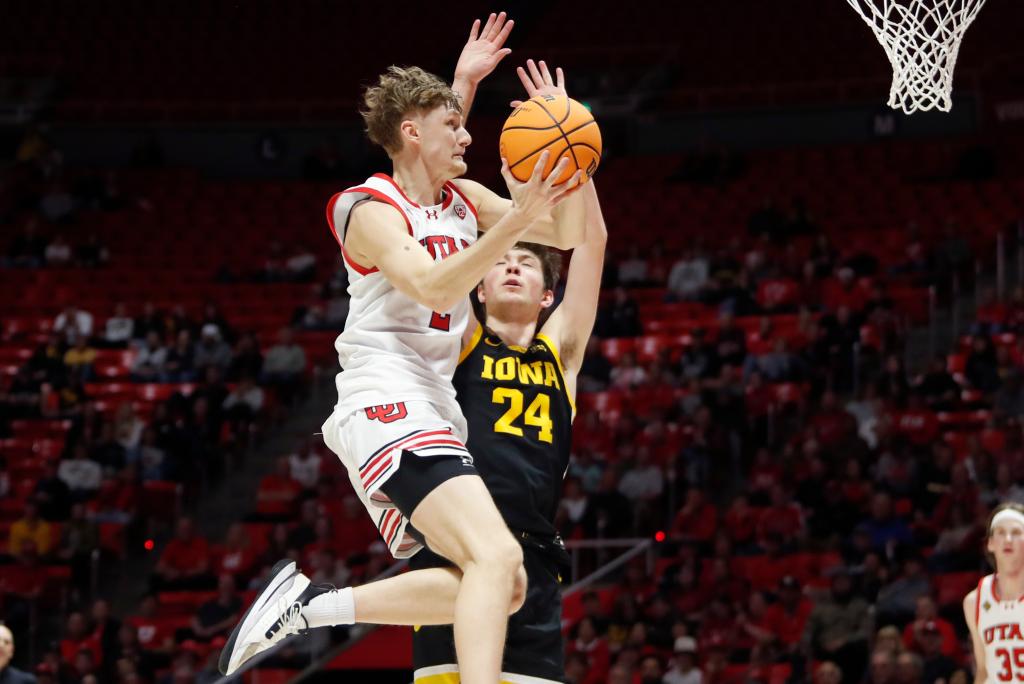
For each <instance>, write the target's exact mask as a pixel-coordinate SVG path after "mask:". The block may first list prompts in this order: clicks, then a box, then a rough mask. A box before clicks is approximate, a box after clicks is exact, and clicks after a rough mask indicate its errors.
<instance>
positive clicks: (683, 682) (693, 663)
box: [661, 636, 703, 684]
mask: <svg viewBox="0 0 1024 684" xmlns="http://www.w3.org/2000/svg"><path fill="white" fill-rule="evenodd" d="M672 654H673V659H672V665H671V667H669V669H668V671H667V672H665V674H664V676H663V677H662V679H661V681H662V682H664V684H703V677H702V675H701V671H700V669H698V668H697V641H696V639H694V638H693V637H691V636H680V637H677V638H676V640H675V643H674V645H673V647H672Z"/></svg>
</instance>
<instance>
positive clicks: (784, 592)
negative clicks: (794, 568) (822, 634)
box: [765, 575, 814, 653]
mask: <svg viewBox="0 0 1024 684" xmlns="http://www.w3.org/2000/svg"><path fill="white" fill-rule="evenodd" d="M778 597H779V600H778V601H776V602H775V603H773V604H772V605H770V606H769V607H768V609H767V610H766V611H765V625H766V627H767V629H768V630H769V631H770V632H771V633H772V634H774V635H775V638H776V639H778V641H779V644H780V645H781V646H782V648H783V649H784V650H785V651H787V652H789V653H796V651H797V650H798V648H799V645H800V639H801V638H802V637H803V633H804V626H805V625H806V624H807V618H808V617H809V616H810V614H811V610H813V608H814V605H813V604H812V603H811V602H810V601H808V600H807V599H806V598H805V597H804V595H803V592H802V591H801V590H800V583H799V582H798V581H797V579H796V578H795V577H793V576H792V575H786V576H785V577H783V578H782V580H781V581H780V582H779V591H778Z"/></svg>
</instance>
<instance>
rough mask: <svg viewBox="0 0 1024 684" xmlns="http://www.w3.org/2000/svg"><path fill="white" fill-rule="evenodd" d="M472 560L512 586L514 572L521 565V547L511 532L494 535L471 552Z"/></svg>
mask: <svg viewBox="0 0 1024 684" xmlns="http://www.w3.org/2000/svg"><path fill="white" fill-rule="evenodd" d="M473 555H474V558H473V561H474V562H475V563H477V564H478V565H480V566H481V567H484V568H487V571H488V572H491V573H494V574H495V575H496V576H497V577H496V579H497V581H499V582H502V583H506V582H507V584H508V586H513V585H514V583H515V581H516V574H517V573H518V571H519V569H520V568H521V567H522V565H523V549H522V547H521V546H519V543H518V542H517V541H516V540H515V537H513V536H512V534H511V533H509V532H505V533H504V534H500V535H495V537H494V538H492V539H490V540H489V541H488V543H487V544H485V545H484V546H483V547H482V548H480V549H478V550H477V552H476V553H474V554H473Z"/></svg>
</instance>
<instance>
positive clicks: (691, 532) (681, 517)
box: [671, 487, 718, 547]
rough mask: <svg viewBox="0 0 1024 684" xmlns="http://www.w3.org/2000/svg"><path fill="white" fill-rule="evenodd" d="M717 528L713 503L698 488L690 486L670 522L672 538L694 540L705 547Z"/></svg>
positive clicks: (716, 515)
mask: <svg viewBox="0 0 1024 684" xmlns="http://www.w3.org/2000/svg"><path fill="white" fill-rule="evenodd" d="M717 530H718V511H717V509H716V508H715V505H714V504H713V503H711V502H710V501H708V500H707V498H706V497H705V495H704V492H703V491H702V490H701V489H700V488H698V487H691V488H690V489H688V490H687V492H686V499H685V502H684V503H683V506H682V508H680V509H679V512H678V513H676V517H675V520H674V521H673V522H672V530H671V534H672V538H673V539H680V540H683V541H694V542H697V543H699V544H703V545H705V547H707V546H709V545H710V544H711V540H712V539H714V537H715V533H716V532H717Z"/></svg>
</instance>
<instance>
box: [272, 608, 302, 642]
mask: <svg viewBox="0 0 1024 684" xmlns="http://www.w3.org/2000/svg"><path fill="white" fill-rule="evenodd" d="M277 609H278V614H279V615H280V617H279V618H278V620H279V621H280V623H281V627H280V629H278V631H277V633H276V634H275V635H274V636H273V637H272V638H271V640H272V641H273V642H274V643H277V642H278V641H280V640H281V639H283V638H285V637H286V636H290V635H292V634H298V633H299V630H301V629H305V622H306V620H305V618H303V617H302V604H301V603H299V602H298V601H293V602H291V603H288V602H287V601H285V600H284V597H282V598H279V599H278V600H277ZM300 621H301V622H302V623H303V624H302V625H301V626H300V624H299V622H300Z"/></svg>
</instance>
